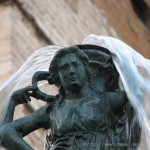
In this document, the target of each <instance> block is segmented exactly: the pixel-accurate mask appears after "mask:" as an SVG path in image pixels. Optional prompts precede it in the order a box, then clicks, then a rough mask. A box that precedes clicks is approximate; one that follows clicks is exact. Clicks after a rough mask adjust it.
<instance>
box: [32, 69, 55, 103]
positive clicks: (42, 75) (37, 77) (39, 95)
mask: <svg viewBox="0 0 150 150" xmlns="http://www.w3.org/2000/svg"><path fill="white" fill-rule="evenodd" d="M48 77H50V73H49V72H48V71H37V72H36V73H35V74H34V75H33V77H32V85H33V87H35V88H36V89H37V90H36V91H34V92H33V94H32V95H33V97H35V98H36V99H41V100H43V101H45V102H52V101H54V99H55V96H52V95H47V94H45V93H43V92H41V91H40V89H39V88H38V85H37V83H38V81H42V80H48Z"/></svg>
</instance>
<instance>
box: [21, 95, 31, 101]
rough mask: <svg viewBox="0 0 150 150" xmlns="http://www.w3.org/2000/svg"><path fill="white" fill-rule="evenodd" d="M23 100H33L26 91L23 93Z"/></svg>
mask: <svg viewBox="0 0 150 150" xmlns="http://www.w3.org/2000/svg"><path fill="white" fill-rule="evenodd" d="M23 101H24V103H28V102H29V101H31V99H30V97H29V96H28V95H27V94H26V93H24V94H23Z"/></svg>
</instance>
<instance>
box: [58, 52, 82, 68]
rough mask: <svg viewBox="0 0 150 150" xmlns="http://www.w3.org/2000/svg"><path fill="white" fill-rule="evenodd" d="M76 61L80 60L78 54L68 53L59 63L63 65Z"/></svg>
mask: <svg viewBox="0 0 150 150" xmlns="http://www.w3.org/2000/svg"><path fill="white" fill-rule="evenodd" d="M74 61H76V62H80V59H79V58H78V57H77V56H76V54H66V55H64V56H62V57H61V58H60V60H59V61H58V62H59V63H58V65H59V66H61V65H64V64H67V63H70V62H74Z"/></svg>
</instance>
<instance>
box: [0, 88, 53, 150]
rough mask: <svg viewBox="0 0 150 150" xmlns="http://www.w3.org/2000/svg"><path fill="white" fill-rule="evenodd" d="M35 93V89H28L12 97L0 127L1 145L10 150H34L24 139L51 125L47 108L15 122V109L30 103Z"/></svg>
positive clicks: (16, 92) (18, 91) (21, 90)
mask: <svg viewBox="0 0 150 150" xmlns="http://www.w3.org/2000/svg"><path fill="white" fill-rule="evenodd" d="M33 91H34V88H33V87H26V88H23V89H20V90H17V91H15V92H14V93H13V94H12V96H11V97H10V100H9V104H8V108H7V112H6V115H5V118H4V121H3V124H2V126H0V142H1V145H2V146H3V147H5V148H7V149H9V150H16V149H19V150H33V148H31V147H30V146H29V145H28V144H27V143H26V142H25V141H24V140H23V137H24V136H26V135H27V134H29V133H30V132H32V131H34V130H36V129H38V128H48V125H50V123H49V117H48V114H47V113H46V108H47V106H44V107H41V108H40V109H38V110H37V111H35V112H34V113H33V114H32V115H30V116H26V117H23V118H21V119H17V120H15V121H13V116H14V110H15V107H16V106H17V105H19V104H23V103H27V102H28V101H30V94H31V93H32V92H33Z"/></svg>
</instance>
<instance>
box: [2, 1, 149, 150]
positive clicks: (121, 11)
mask: <svg viewBox="0 0 150 150" xmlns="http://www.w3.org/2000/svg"><path fill="white" fill-rule="evenodd" d="M149 14H150V0H142V3H141V0H105V1H104V0H44V1H42V0H0V83H3V82H4V81H5V80H6V79H8V78H9V77H10V76H11V75H12V74H13V73H14V72H15V71H17V69H18V68H19V67H20V66H21V65H22V64H23V63H24V62H25V60H26V59H27V58H28V57H29V56H30V55H31V54H32V53H33V52H34V51H36V50H37V49H39V48H41V47H43V46H47V45H51V44H53V45H61V46H71V45H75V44H80V43H81V42H82V41H83V39H84V38H85V37H86V36H87V35H89V34H97V35H107V36H113V37H116V38H119V39H121V40H123V41H124V42H126V43H127V44H129V45H130V46H131V47H133V48H134V49H136V50H137V51H138V52H140V53H141V54H142V55H143V56H145V57H146V58H149V59H150V49H149V48H150V20H149V18H150V16H149ZM34 104H35V106H33V105H24V106H20V107H19V109H17V113H16V115H17V117H20V116H24V115H27V114H30V113H31V112H32V111H33V110H34V109H37V108H38V107H40V106H41V105H42V104H41V103H40V102H37V103H34ZM25 140H27V141H28V142H29V143H30V144H32V145H33V147H34V148H35V149H36V150H41V149H43V143H44V140H45V137H44V131H43V130H40V131H37V132H34V133H33V134H31V135H29V136H28V137H26V138H25Z"/></svg>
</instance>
